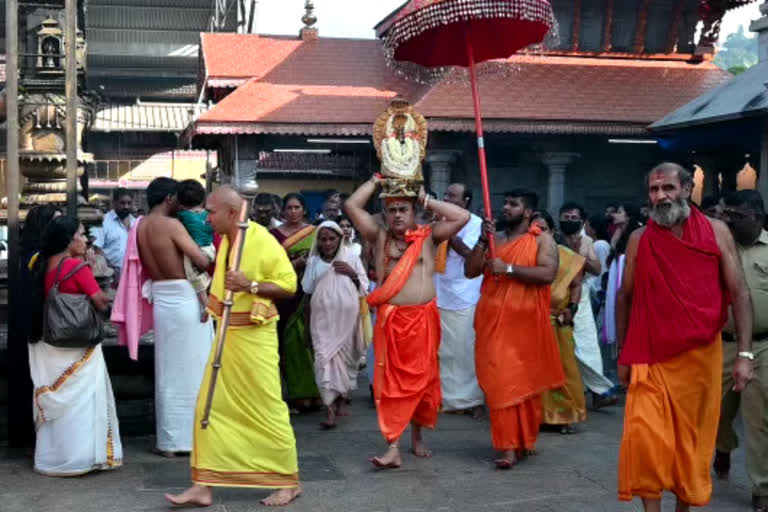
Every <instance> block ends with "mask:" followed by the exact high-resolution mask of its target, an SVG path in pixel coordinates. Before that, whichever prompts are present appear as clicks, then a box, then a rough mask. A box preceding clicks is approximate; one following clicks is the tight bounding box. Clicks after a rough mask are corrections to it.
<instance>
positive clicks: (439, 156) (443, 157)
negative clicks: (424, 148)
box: [426, 151, 457, 199]
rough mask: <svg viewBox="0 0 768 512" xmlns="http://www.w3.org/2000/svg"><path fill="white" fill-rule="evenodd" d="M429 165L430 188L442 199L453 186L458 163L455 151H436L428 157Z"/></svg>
mask: <svg viewBox="0 0 768 512" xmlns="http://www.w3.org/2000/svg"><path fill="white" fill-rule="evenodd" d="M426 161H427V163H428V164H429V188H430V189H432V191H433V192H434V193H435V194H437V198H438V199H442V198H443V195H444V194H445V191H446V189H447V188H448V185H450V184H451V174H452V172H453V167H454V165H455V164H456V162H457V153H456V152H455V151H435V152H432V153H430V154H428V155H427V158H426Z"/></svg>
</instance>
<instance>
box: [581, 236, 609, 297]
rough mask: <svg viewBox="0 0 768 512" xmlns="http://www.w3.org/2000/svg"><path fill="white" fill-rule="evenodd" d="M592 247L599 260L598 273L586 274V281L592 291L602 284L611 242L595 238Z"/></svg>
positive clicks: (606, 269) (598, 289)
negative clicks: (597, 274)
mask: <svg viewBox="0 0 768 512" xmlns="http://www.w3.org/2000/svg"><path fill="white" fill-rule="evenodd" d="M594 247H595V253H596V254H597V258H598V259H599V260H600V275H599V276H587V279H586V281H587V283H589V286H590V288H591V289H592V291H593V292H598V291H600V288H601V286H602V281H603V275H605V273H606V272H608V256H609V255H610V254H611V244H609V243H608V242H606V241H605V240H597V241H596V242H595V243H594Z"/></svg>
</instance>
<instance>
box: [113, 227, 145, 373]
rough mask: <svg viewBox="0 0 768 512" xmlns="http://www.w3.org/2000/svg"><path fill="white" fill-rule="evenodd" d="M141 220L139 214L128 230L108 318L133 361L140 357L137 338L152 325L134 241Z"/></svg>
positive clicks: (137, 247) (137, 249) (142, 272)
mask: <svg viewBox="0 0 768 512" xmlns="http://www.w3.org/2000/svg"><path fill="white" fill-rule="evenodd" d="M141 219H142V217H139V218H138V219H136V223H135V224H134V225H133V226H132V227H131V230H130V232H129V233H128V243H127V244H126V247H125V257H124V258H123V267H122V271H121V273H120V284H118V286H117V295H115V302H114V305H113V306H112V317H111V320H112V323H113V324H115V327H117V331H118V338H119V343H120V345H121V346H127V347H128V355H129V356H130V358H131V359H133V360H134V361H136V360H138V359H139V338H140V337H141V336H143V335H144V334H146V333H147V332H149V331H151V330H152V328H153V322H152V304H150V303H149V302H148V301H147V299H145V298H144V296H143V295H142V287H143V286H144V283H145V282H146V281H147V280H148V279H149V278H148V277H147V276H146V275H145V274H144V268H143V267H142V266H141V257H140V256H139V246H138V243H137V241H136V233H137V232H138V228H139V224H140V223H141Z"/></svg>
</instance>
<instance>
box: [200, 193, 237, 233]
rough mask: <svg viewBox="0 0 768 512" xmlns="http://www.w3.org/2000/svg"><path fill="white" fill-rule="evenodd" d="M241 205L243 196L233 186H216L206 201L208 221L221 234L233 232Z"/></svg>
mask: <svg viewBox="0 0 768 512" xmlns="http://www.w3.org/2000/svg"><path fill="white" fill-rule="evenodd" d="M242 205H243V198H242V196H241V195H240V194H239V193H238V192H237V191H236V190H235V189H234V188H232V187H230V186H229V185H223V186H221V187H219V188H217V189H216V191H215V192H214V193H212V194H211V195H210V196H208V200H207V201H206V205H205V207H206V210H208V223H209V224H210V225H211V227H212V228H213V230H214V231H216V232H217V233H219V234H221V235H228V234H231V233H233V232H234V231H235V230H236V229H237V224H238V222H239V220H240V208H241V207H242Z"/></svg>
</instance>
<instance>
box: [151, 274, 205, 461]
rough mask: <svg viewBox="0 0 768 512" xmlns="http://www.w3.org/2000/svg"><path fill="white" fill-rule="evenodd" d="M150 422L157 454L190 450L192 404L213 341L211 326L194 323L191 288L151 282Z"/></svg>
mask: <svg viewBox="0 0 768 512" xmlns="http://www.w3.org/2000/svg"><path fill="white" fill-rule="evenodd" d="M152 303H153V310H154V315H153V318H154V323H155V338H154V339H155V421H156V428H157V449H158V450H161V451H166V452H189V451H191V450H192V431H193V428H192V427H193V424H194V416H195V403H196V401H197V393H198V391H199V390H200V383H201V382H202V380H203V372H204V371H205V364H206V362H207V360H208V354H209V353H210V351H211V344H212V342H213V324H212V322H211V321H210V320H209V321H208V322H205V323H201V322H200V305H199V303H198V300H197V295H196V294H195V290H194V289H193V288H192V285H191V284H190V283H189V282H188V281H186V280H182V279H177V280H171V281H154V282H153V283H152Z"/></svg>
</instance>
